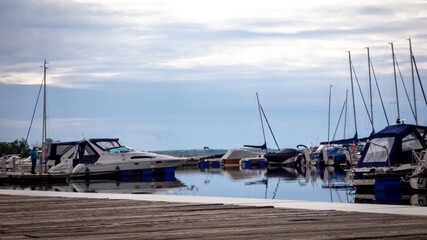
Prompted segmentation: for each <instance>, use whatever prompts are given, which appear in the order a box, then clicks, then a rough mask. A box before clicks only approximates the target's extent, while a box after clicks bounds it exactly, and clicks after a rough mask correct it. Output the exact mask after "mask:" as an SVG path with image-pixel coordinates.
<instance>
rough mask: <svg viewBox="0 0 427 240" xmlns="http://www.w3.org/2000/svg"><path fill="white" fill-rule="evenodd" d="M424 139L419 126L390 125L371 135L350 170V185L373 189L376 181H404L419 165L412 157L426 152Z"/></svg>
mask: <svg viewBox="0 0 427 240" xmlns="http://www.w3.org/2000/svg"><path fill="white" fill-rule="evenodd" d="M426 140H427V127H425V126H419V125H410V124H400V125H393V126H388V127H386V128H384V129H383V130H381V131H379V132H377V133H374V134H372V135H371V136H370V137H369V139H368V141H367V143H366V146H365V149H364V150H363V152H362V157H361V158H360V160H359V162H358V163H357V165H356V166H355V168H354V169H353V170H352V173H353V174H354V179H353V185H354V186H356V187H362V186H371V187H372V186H374V185H375V182H376V181H377V180H378V179H386V178H400V179H401V181H403V182H404V181H405V180H406V179H408V178H409V177H410V176H411V175H412V173H413V172H414V170H415V169H416V168H417V166H418V163H417V162H416V158H415V157H414V155H413V154H418V153H420V152H422V151H425V150H426V149H427V142H426ZM404 183H405V182H404Z"/></svg>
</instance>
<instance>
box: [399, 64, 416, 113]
mask: <svg viewBox="0 0 427 240" xmlns="http://www.w3.org/2000/svg"><path fill="white" fill-rule="evenodd" d="M394 58H395V60H396V66H397V70H399V75H400V80H401V81H402V84H403V88H404V89H405V93H406V98H408V103H409V107H411V111H412V116H414V119H415V120H416V119H417V117H416V116H415V112H414V108H412V104H411V100H410V99H409V95H408V91H407V90H406V85H405V82H404V81H403V77H402V72H401V71H400V67H399V62H398V61H397V58H396V56H394Z"/></svg>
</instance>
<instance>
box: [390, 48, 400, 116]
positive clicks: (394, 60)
mask: <svg viewBox="0 0 427 240" xmlns="http://www.w3.org/2000/svg"><path fill="white" fill-rule="evenodd" d="M390 45H391V56H392V57H393V71H394V87H395V88H396V102H397V120H396V123H397V124H399V123H400V110H399V95H398V93H397V77H396V58H395V56H394V47H393V43H392V42H391V43H390Z"/></svg>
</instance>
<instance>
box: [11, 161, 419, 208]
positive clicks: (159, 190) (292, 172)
mask: <svg viewBox="0 0 427 240" xmlns="http://www.w3.org/2000/svg"><path fill="white" fill-rule="evenodd" d="M350 182H351V178H350V177H349V176H348V174H347V172H345V171H343V170H341V169H336V168H333V167H328V168H325V169H317V168H315V167H308V168H302V169H294V168H279V169H275V170H270V169H268V170H267V169H239V168H237V169H224V168H208V169H199V168H195V169H185V170H182V169H178V170H176V172H175V176H172V177H168V178H166V179H165V178H162V179H144V180H130V179H122V180H120V181H116V180H91V181H86V180H70V182H69V183H66V184H58V185H49V186H40V185H38V186H2V188H8V189H22V190H47V191H64V192H72V191H74V192H102V193H123V194H169V195H194V196H218V197H243V198H260V199H283V200H307V201H320V202H340V203H355V202H356V203H363V202H366V203H380V204H410V205H427V204H426V197H427V195H425V194H412V193H411V194H402V193H401V192H390V193H371V194H356V192H355V190H354V189H353V188H352V187H351V185H350V184H349V183H350Z"/></svg>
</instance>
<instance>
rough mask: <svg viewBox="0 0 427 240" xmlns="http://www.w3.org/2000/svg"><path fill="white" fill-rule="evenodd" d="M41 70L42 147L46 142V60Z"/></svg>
mask: <svg viewBox="0 0 427 240" xmlns="http://www.w3.org/2000/svg"><path fill="white" fill-rule="evenodd" d="M43 69H44V74H43V88H44V91H43V93H44V94H43V130H42V131H43V132H42V145H44V144H45V142H46V69H47V67H46V60H44V65H43Z"/></svg>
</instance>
